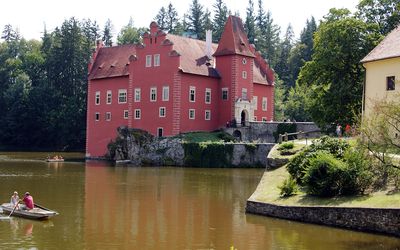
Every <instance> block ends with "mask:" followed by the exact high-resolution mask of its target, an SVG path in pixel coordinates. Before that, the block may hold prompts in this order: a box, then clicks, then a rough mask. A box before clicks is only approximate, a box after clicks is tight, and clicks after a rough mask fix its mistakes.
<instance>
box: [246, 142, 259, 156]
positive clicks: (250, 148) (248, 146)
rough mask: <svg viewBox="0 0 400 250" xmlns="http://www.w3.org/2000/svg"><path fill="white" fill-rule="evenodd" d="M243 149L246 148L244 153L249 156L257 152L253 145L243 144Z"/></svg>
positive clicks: (255, 146)
mask: <svg viewBox="0 0 400 250" xmlns="http://www.w3.org/2000/svg"><path fill="white" fill-rule="evenodd" d="M244 147H245V148H246V151H247V152H249V153H250V154H254V153H255V152H256V150H257V145H255V144H253V143H246V144H244Z"/></svg>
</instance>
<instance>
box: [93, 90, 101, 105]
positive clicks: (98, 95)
mask: <svg viewBox="0 0 400 250" xmlns="http://www.w3.org/2000/svg"><path fill="white" fill-rule="evenodd" d="M94 103H95V104H96V105H100V91H96V96H95V100H94Z"/></svg>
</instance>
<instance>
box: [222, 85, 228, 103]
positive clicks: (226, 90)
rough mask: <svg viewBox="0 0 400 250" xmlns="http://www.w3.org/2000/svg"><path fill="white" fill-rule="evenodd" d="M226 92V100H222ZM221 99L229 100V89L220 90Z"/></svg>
mask: <svg viewBox="0 0 400 250" xmlns="http://www.w3.org/2000/svg"><path fill="white" fill-rule="evenodd" d="M225 92H226V99H224V93H225ZM221 99H222V100H229V89H228V88H222V90H221Z"/></svg>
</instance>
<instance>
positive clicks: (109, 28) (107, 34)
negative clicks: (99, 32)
mask: <svg viewBox="0 0 400 250" xmlns="http://www.w3.org/2000/svg"><path fill="white" fill-rule="evenodd" d="M112 33H113V25H112V23H111V20H110V19H107V21H106V24H105V25H104V29H103V38H102V40H103V42H104V45H105V46H107V47H111V46H112V38H113V35H112Z"/></svg>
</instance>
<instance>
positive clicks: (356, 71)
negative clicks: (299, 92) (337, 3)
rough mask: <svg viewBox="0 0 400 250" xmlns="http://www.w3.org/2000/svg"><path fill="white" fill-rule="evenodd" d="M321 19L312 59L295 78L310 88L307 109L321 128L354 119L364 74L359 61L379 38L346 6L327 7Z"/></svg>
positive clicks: (372, 29) (374, 28)
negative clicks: (328, 8) (339, 7)
mask: <svg viewBox="0 0 400 250" xmlns="http://www.w3.org/2000/svg"><path fill="white" fill-rule="evenodd" d="M324 19H325V20H324V21H323V22H322V23H321V25H320V27H319V29H318V30H317V32H316V33H315V35H314V54H313V56H312V60H311V61H309V62H307V63H306V64H305V65H304V67H303V68H302V69H301V72H300V76H299V79H298V83H299V84H300V85H302V86H306V88H309V89H312V91H311V93H310V95H311V100H312V102H311V103H310V105H309V107H308V110H309V111H310V114H311V116H312V118H313V120H314V121H315V122H317V124H318V125H319V126H320V127H322V128H324V127H325V128H326V127H328V126H329V125H330V124H332V123H336V122H340V123H349V124H351V123H353V122H354V121H355V120H356V118H357V114H358V113H359V112H360V110H361V96H362V85H363V73H364V69H363V67H362V66H361V65H360V63H359V62H360V60H361V59H362V58H363V57H364V56H365V55H366V54H367V53H368V52H369V51H370V50H371V49H372V48H373V47H374V46H375V45H376V43H377V41H378V40H379V33H378V32H377V29H376V26H375V25H370V24H368V23H365V22H363V21H362V20H359V19H357V18H354V17H352V16H351V15H350V12H349V11H348V10H346V9H339V10H337V9H331V10H330V13H329V14H328V15H327V16H325V17H324ZM338 34H340V36H339V35H338Z"/></svg>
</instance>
